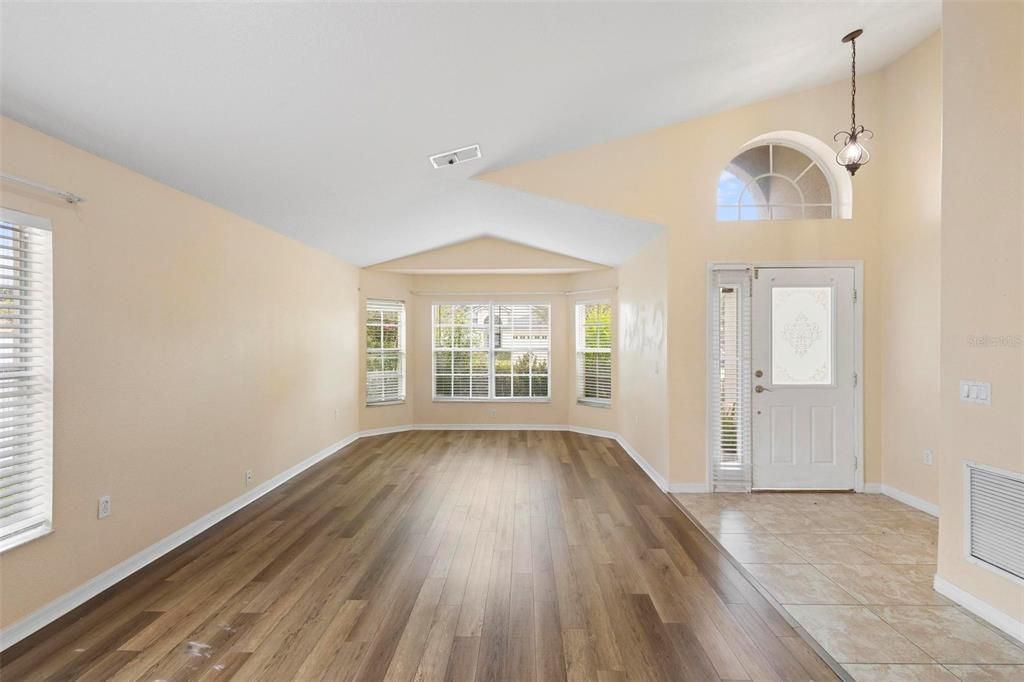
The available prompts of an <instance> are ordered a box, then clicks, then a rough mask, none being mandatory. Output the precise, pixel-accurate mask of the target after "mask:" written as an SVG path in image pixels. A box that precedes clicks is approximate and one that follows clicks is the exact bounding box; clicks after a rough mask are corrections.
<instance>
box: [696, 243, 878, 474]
mask: <svg viewBox="0 0 1024 682" xmlns="http://www.w3.org/2000/svg"><path fill="white" fill-rule="evenodd" d="M744 268H749V269H755V268H852V269H853V289H854V294H855V296H856V299H855V300H854V302H853V325H854V339H853V366H854V371H855V372H856V373H857V385H856V386H855V387H854V389H853V420H854V421H853V438H854V444H853V452H854V457H855V458H856V470H855V471H854V474H853V489H854V491H855V492H858V493H862V492H864V261H862V260H811V261H759V262H735V261H716V262H709V263H708V264H707V276H706V278H705V281H706V287H705V301H706V307H707V323H706V325H705V330H704V332H705V333H704V343H705V346H704V351H705V352H704V362H705V365H706V369H707V371H706V374H707V376H706V377H705V379H706V381H707V389H706V391H705V400H704V408H705V409H704V412H705V428H704V442H705V455H706V457H705V466H706V470H707V476H706V481H707V483H706V485H707V489H708V491H709V492H710V491H712V490H714V488H713V485H712V472H713V469H712V467H713V462H714V459H713V451H714V443H712V442H711V434H712V432H713V426H712V421H711V420H712V414H711V405H712V404H713V403H714V399H715V396H714V395H712V391H713V388H714V384H713V374H712V372H713V368H712V367H711V363H710V362H708V358H709V357H710V350H711V349H710V348H709V347H708V344H709V342H710V338H711V327H712V325H713V324H715V301H714V297H713V296H712V289H713V283H714V281H713V277H714V274H715V271H716V270H742V269H744ZM750 427H751V425H749V424H748V425H747V428H750ZM751 467H753V462H751Z"/></svg>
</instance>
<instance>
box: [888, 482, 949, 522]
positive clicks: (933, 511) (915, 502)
mask: <svg viewBox="0 0 1024 682" xmlns="http://www.w3.org/2000/svg"><path fill="white" fill-rule="evenodd" d="M881 488H882V489H881V493H882V494H883V495H888V496H889V497H891V498H892V499H894V500H897V501H899V502H902V503H903V504H907V505H910V506H911V507H913V508H914V509H918V510H920V511H923V512H924V513H925V514H930V515H931V516H934V517H935V518H938V517H939V505H937V504H932V503H931V502H928V501H926V500H922V499H921V498H920V497H915V496H913V495H911V494H910V493H907V492H903V491H902V490H900V489H899V488H894V487H892V486H891V485H885V484H884V483H883V484H882V486H881Z"/></svg>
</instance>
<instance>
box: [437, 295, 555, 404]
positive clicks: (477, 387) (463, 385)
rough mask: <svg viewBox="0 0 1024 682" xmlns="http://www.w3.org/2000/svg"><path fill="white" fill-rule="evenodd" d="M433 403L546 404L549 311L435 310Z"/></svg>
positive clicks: (499, 306) (505, 307) (463, 306)
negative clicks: (477, 401) (467, 401)
mask: <svg viewBox="0 0 1024 682" xmlns="http://www.w3.org/2000/svg"><path fill="white" fill-rule="evenodd" d="M432 327H433V329H432V331H433V348H432V354H433V378H434V393H433V394H434V400H548V399H549V397H550V390H551V388H550V384H549V376H550V374H549V361H550V357H551V306H550V305H547V304H534V303H438V304H434V306H433V325H432Z"/></svg>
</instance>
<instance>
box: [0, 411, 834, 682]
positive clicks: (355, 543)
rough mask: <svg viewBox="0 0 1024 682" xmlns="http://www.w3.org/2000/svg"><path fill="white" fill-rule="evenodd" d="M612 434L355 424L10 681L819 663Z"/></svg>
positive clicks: (787, 672) (679, 670)
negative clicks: (354, 436)
mask: <svg viewBox="0 0 1024 682" xmlns="http://www.w3.org/2000/svg"><path fill="white" fill-rule="evenodd" d="M770 600H771V597H767V596H764V595H763V594H762V593H761V592H759V591H758V590H757V589H756V588H755V587H754V586H753V585H752V583H751V582H749V581H748V580H747V579H746V577H744V575H743V574H742V572H741V571H740V569H738V568H737V567H736V566H735V565H734V564H733V563H732V562H731V561H730V560H729V559H728V558H727V557H726V556H725V555H724V554H723V553H722V552H720V551H719V550H718V549H717V548H716V547H715V546H714V545H713V544H712V543H711V542H709V541H708V540H707V539H706V538H705V536H704V535H703V534H702V533H701V532H700V531H699V530H698V529H697V528H696V527H695V526H694V525H693V524H692V523H691V522H690V521H689V520H688V519H687V518H686V517H685V515H684V514H683V513H682V512H681V511H680V510H679V509H678V508H676V506H675V505H674V503H673V502H672V501H671V500H670V499H669V497H667V496H666V495H664V494H663V493H661V491H659V490H658V489H657V487H656V486H655V485H654V484H653V483H651V481H650V480H649V479H648V478H647V477H646V476H645V475H644V474H643V472H642V471H641V470H640V469H639V468H638V467H637V466H636V465H635V464H634V463H633V461H632V460H631V459H630V458H629V457H628V455H626V453H625V452H623V450H622V449H621V448H620V447H619V446H618V445H617V444H616V443H615V442H614V441H611V440H607V439H603V438H596V437H591V436H584V435H579V434H571V433H563V432H542V431H532V432H525V431H416V432H407V433H401V434H396V435H390V436H378V437H374V438H366V439H363V440H360V441H358V442H357V443H355V444H353V445H351V446H349V447H348V448H346V449H345V450H344V451H342V452H341V453H339V454H338V455H336V456H334V457H331V458H329V459H327V460H325V461H324V462H322V463H320V464H318V465H317V466H316V467H313V468H312V469H310V470H309V471H307V472H305V473H304V474H303V475H301V476H299V477H297V478H295V479H293V480H292V481H290V482H289V483H288V484H286V485H285V486H282V487H281V488H278V489H277V490H275V491H273V492H272V493H270V494H268V495H266V496H265V497H263V498H261V499H260V500H258V501H257V502H255V503H253V504H252V505H250V506H248V507H246V508H245V509H243V510H242V511H240V512H238V513H237V514H235V515H233V516H231V517H229V518H228V519H225V520H224V521H223V522H221V523H220V524H218V525H217V526H215V527H213V528H211V529H210V530H208V531H207V532H205V533H204V534H202V535H201V536H199V537H198V538H196V539H194V540H193V541H191V542H189V543H187V544H186V545H183V546H182V547H179V548H178V549H177V550H175V551H174V552H172V553H171V554H169V555H168V556H165V557H163V558H162V559H160V560H159V561H157V562H155V563H154V564H152V565H150V566H149V567H147V568H146V569H144V570H143V571H141V572H140V573H137V574H135V575H134V576H132V577H131V578H129V579H128V580H126V581H124V582H122V583H121V584H119V585H117V586H115V587H114V588H112V589H111V590H108V591H107V592H105V593H104V594H102V595H100V596H99V597H97V598H96V599H94V600H92V601H91V602H89V603H87V604H85V605H83V606H82V607H80V608H79V609H77V610H76V611H74V612H72V613H71V614H69V615H68V616H66V617H64V618H62V619H61V620H59V621H57V622H56V623H54V624H52V625H51V626H49V627H47V628H46V629H44V630H42V631H40V632H39V633H36V634H35V635H33V636H32V637H31V638H29V639H28V640H26V641H24V642H22V643H20V644H18V645H16V646H15V647H12V648H11V649H9V650H8V651H6V652H4V653H3V654H2V655H0V666H2V667H0V677H2V679H3V680H4V682H13V681H14V680H50V679H53V680H63V679H80V680H194V679H199V680H228V679H233V680H273V681H275V682H280V681H284V680H321V679H325V680H382V679H387V680H456V681H463V680H466V681H469V680H524V681H525V680H562V679H571V680H587V681H590V680H697V681H699V682H713V681H715V680H719V679H722V680H833V679H835V675H834V673H833V672H832V671H831V669H830V668H829V667H828V666H827V665H826V664H825V662H824V661H823V660H822V659H821V658H820V657H819V656H818V654H816V653H815V651H814V649H812V648H811V646H810V645H809V644H808V643H807V642H805V640H804V639H803V638H802V637H801V633H800V631H799V629H798V626H795V624H794V622H793V621H791V620H789V619H788V618H787V617H785V616H783V615H780V611H779V610H778V609H777V608H776V605H775V604H773V603H772V602H771V601H770Z"/></svg>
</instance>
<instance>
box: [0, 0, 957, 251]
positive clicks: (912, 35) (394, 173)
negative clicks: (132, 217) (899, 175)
mask: <svg viewBox="0 0 1024 682" xmlns="http://www.w3.org/2000/svg"><path fill="white" fill-rule="evenodd" d="M940 17H941V5H940V3H938V2H937V1H933V2H897V1H893V2H804V3H801V2H785V3H783V2H680V3H651V4H648V3H643V4H640V3H628V2H624V3H580V2H567V3H545V4H537V3H488V2H477V3H471V4H469V3H444V4H442V3H417V4H383V3H372V4H353V3H344V4H340V3H339V4H332V3H324V4H319V3H317V4H314V3H278V4H244V3H207V4H203V3H197V4H177V3H166V4H161V3H109V4H104V3H97V4H87V3H54V4H42V3H4V4H3V5H2V6H0V19H2V21H0V23H2V29H0V30H2V34H0V42H2V55H0V57H2V79H0V80H2V92H0V108H2V111H3V113H4V114H5V115H8V116H10V117H12V118H14V119H16V120H18V121H21V122H23V123H26V124H28V125H30V126H33V127H35V128H38V129H40V130H42V131H44V132H46V133H49V134H51V135H54V136H56V137H59V138H61V139H64V140H66V141H68V142H70V143H71V144H74V145H77V146H79V147H83V148H85V149H87V150H89V151H91V152H94V153H96V154H98V155H100V156H103V157H106V158H108V159H111V160H113V161H115V162H118V163H121V164H123V165H125V166H128V167H130V168H133V169H135V170H138V171H140V172H142V173H144V174H146V175H148V176H150V177H152V178H155V179H157V180H159V181H161V182H164V183H166V184H169V185H171V186H173V187H176V188H178V189H181V190H183V191H185V192H188V193H190V194H194V195H196V196H199V197H201V198H203V199H206V200H208V201H210V202H212V203H214V204H218V205H220V206H223V207H225V208H227V209H229V210H232V211H234V212H236V213H238V214H240V215H242V216H245V217H247V218H250V219H252V220H254V221H257V222H259V223H262V224H264V225H267V226H268V227H271V228H273V229H275V230H278V231H279V232H282V233H284V234H287V235H290V236H292V237H295V238H298V239H300V240H302V241H304V242H307V243H309V244H311V245H313V246H316V247H319V248H323V249H325V250H328V251H330V252H332V253H335V254H337V255H338V256H340V257H341V258H343V259H345V260H347V261H349V262H352V263H355V264H357V265H367V264H371V263H375V262H379V261H382V260H388V259H393V258H397V257H400V256H403V255H405V254H410V253H415V252H417V251H422V250H425V249H430V248H434V247H438V246H442V245H444V244H448V243H451V242H453V241H458V240H461V239H465V238H467V237H471V236H474V235H478V234H482V233H488V234H492V235H495V236H498V237H503V238H507V239H511V240H515V241H518V242H521V243H525V244H529V245H531V246H536V247H539V248H543V249H548V250H551V251H556V252H560V253H565V254H569V255H572V256H575V257H577V258H583V259H586V260H591V261H595V262H599V263H603V264H609V265H615V264H619V263H621V262H623V261H624V260H625V259H627V258H628V257H629V256H630V255H631V254H632V253H634V252H635V251H636V250H637V249H638V248H639V247H640V246H641V245H642V244H643V243H644V242H645V241H646V240H647V239H649V238H650V237H651V236H652V234H653V231H654V230H655V229H656V228H654V227H653V226H651V225H647V224H642V223H637V222H635V221H630V220H625V219H621V218H614V217H610V216H606V215H601V214H597V213H595V212H593V211H590V210H586V209H583V208H579V207H571V206H567V205H565V204H559V203H557V202H551V201H548V200H542V199H539V198H534V197H530V196H528V195H524V194H514V193H510V192H509V190H504V189H502V188H497V187H491V186H486V185H485V184H484V183H478V182H471V181H469V179H470V178H471V177H472V176H473V175H476V174H480V173H484V172H486V171H488V170H493V169H496V168H499V167H504V166H508V165H511V164H514V163H518V162H521V161H525V160H530V159H535V158H542V157H546V156H551V155H554V154H557V153H560V152H564V151H567V150H570V149H574V148H579V147H584V146H587V145H591V144H595V143H598V142H603V141H607V140H610V139H613V138H616V137H622V136H625V135H629V134H633V133H637V132H641V131H644V130H649V129H651V128H655V127H659V126H663V125H667V124H670V123H673V122H677V121H681V120H685V119H689V118H693V117H695V116H700V115H705V114H709V113H712V112H715V111H720V110H724V109H728V108H732V107H735V106H739V105H743V104H747V103H750V102H753V101H756V100H760V99H764V98H766V97H771V96H775V95H779V94H782V93H785V92H789V91H794V90H798V89H802V88H807V87H811V86H814V85H817V84H821V83H825V82H830V81H834V80H838V79H841V78H844V77H846V75H847V73H848V71H847V70H848V68H849V62H848V60H849V51H848V50H847V49H846V47H845V46H842V45H841V44H840V43H839V37H841V36H842V35H843V34H845V33H846V32H847V31H849V30H850V29H852V28H856V27H864V29H865V37H864V39H863V40H862V49H861V50H860V54H859V55H858V58H859V67H860V69H861V70H862V71H863V72H867V71H870V70H872V69H875V68H879V67H880V66H882V65H884V64H886V63H888V62H890V61H892V60H893V59H894V58H896V57H897V56H899V55H900V54H902V53H903V52H904V51H906V50H907V49H909V48H910V47H912V46H913V45H915V44H917V43H918V42H920V41H921V40H922V39H923V38H924V37H926V36H927V35H928V34H930V33H931V32H933V31H934V30H936V29H937V28H938V26H939V23H940V20H941V19H940ZM837 125H838V123H837ZM467 144H480V146H481V148H482V151H483V158H482V159H480V160H477V161H473V162H472V163H465V164H459V165H457V166H453V167H450V168H442V169H434V168H432V167H431V164H430V163H429V161H428V157H429V156H430V155H431V154H436V153H438V152H440V151H444V150H446V149H456V148H459V147H462V146H464V145H467ZM5 170H8V171H9V172H14V171H15V170H16V169H5ZM35 179H37V180H39V181H43V182H45V181H46V180H47V178H35Z"/></svg>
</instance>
